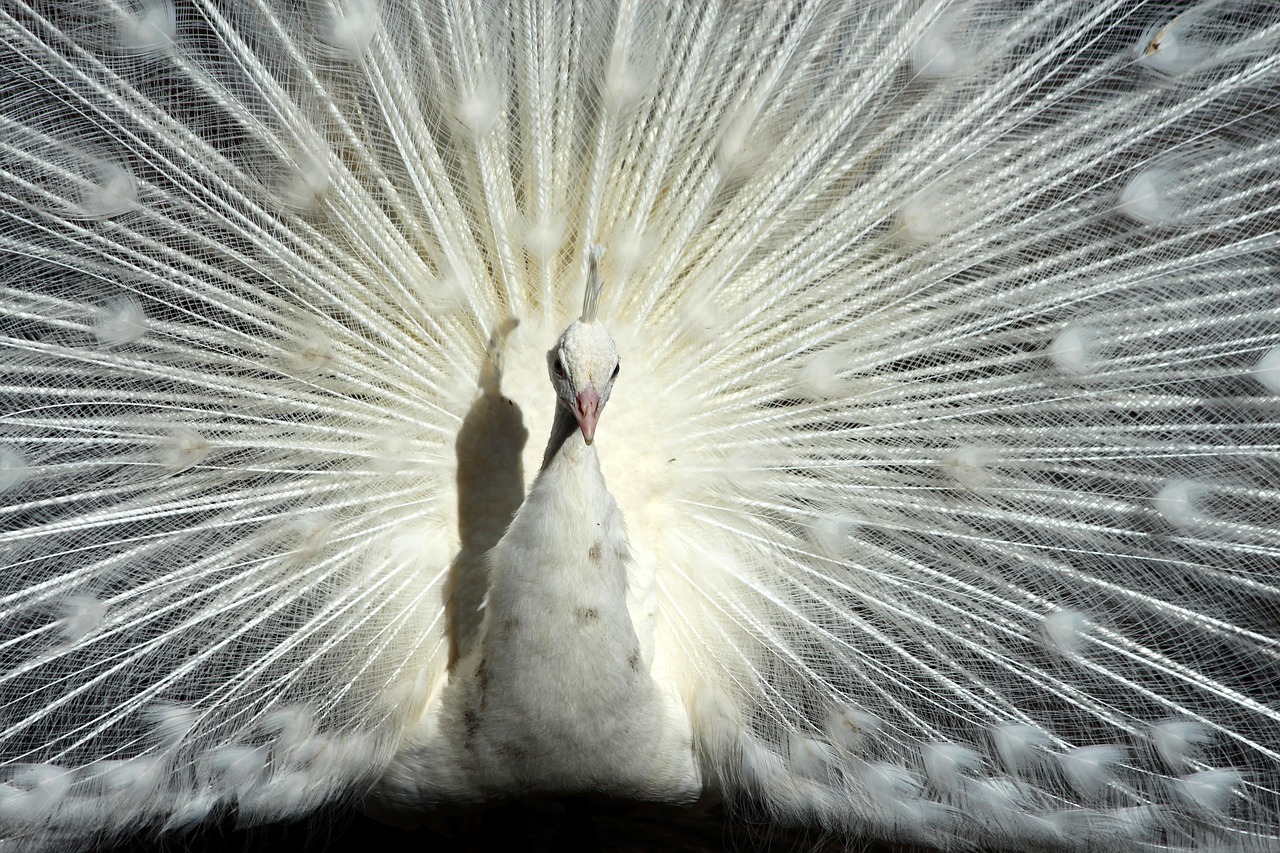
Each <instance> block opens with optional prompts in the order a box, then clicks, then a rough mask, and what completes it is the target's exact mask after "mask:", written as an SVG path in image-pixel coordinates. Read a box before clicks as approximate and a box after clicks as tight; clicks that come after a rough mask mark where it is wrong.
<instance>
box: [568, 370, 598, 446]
mask: <svg viewBox="0 0 1280 853" xmlns="http://www.w3.org/2000/svg"><path fill="white" fill-rule="evenodd" d="M573 415H574V417H575V418H576V419H577V421H578V428H579V429H581V430H582V438H583V440H584V441H586V443H587V444H590V443H591V442H592V440H593V439H595V437H596V422H597V421H599V420H600V395H599V394H597V393H596V389H595V388H592V387H591V386H590V385H588V386H587V387H586V389H585V390H584V391H583V392H582V393H581V394H579V395H578V400H577V405H576V406H574V412H573Z"/></svg>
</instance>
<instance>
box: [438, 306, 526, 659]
mask: <svg viewBox="0 0 1280 853" xmlns="http://www.w3.org/2000/svg"><path fill="white" fill-rule="evenodd" d="M515 327H516V321H515V320H508V321H507V322H506V323H504V324H503V325H502V327H501V328H499V329H498V330H497V331H496V332H494V334H493V337H492V338H490V340H489V358H488V359H486V361H485V363H484V365H483V367H482V368H481V371H480V396H479V397H478V398H477V399H476V401H475V403H474V404H473V405H472V406H471V410H470V411H469V412H467V416H466V418H464V419H463V421H462V427H461V428H460V429H459V430H458V440H457V441H456V442H455V444H454V448H455V449H456V451H457V458H458V474H457V482H458V536H459V538H460V539H461V542H462V548H461V550H460V551H459V552H458V556H457V557H456V558H455V559H454V561H453V565H452V566H451V567H450V569H449V582H448V583H447V584H446V585H445V618H446V619H447V622H448V626H449V629H448V630H449V668H450V669H451V670H452V669H453V665H454V664H455V663H456V662H457V661H458V659H459V658H461V657H462V656H463V655H465V654H466V653H467V651H468V650H469V649H470V648H471V647H472V646H473V645H474V644H475V643H476V641H477V640H478V639H479V634H480V622H481V619H480V617H481V614H480V605H481V603H482V602H483V601H484V596H485V593H486V592H487V591H488V588H489V576H488V575H489V573H488V569H487V567H486V564H485V555H486V554H487V553H488V552H489V549H491V548H492V547H493V546H494V545H496V544H498V540H499V539H501V538H502V534H504V533H506V531H507V525H509V524H510V523H511V518H512V517H513V516H514V515H515V514H516V510H518V509H519V508H520V504H521V503H523V502H524V466H523V464H522V462H521V458H520V455H521V454H522V453H523V452H524V446H525V443H526V442H528V440H529V431H528V430H526V429H525V427H524V416H523V414H522V413H521V412H520V407H519V406H517V405H516V404H515V401H514V400H511V399H510V398H508V397H504V396H503V394H502V348H503V343H504V342H505V340H506V338H507V336H508V335H510V334H511V332H512V331H513V330H514V329H515Z"/></svg>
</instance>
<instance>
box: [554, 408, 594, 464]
mask: <svg viewBox="0 0 1280 853" xmlns="http://www.w3.org/2000/svg"><path fill="white" fill-rule="evenodd" d="M595 452H596V451H595V448H594V447H592V446H591V445H589V444H587V442H586V441H585V440H584V439H583V438H582V432H581V430H579V429H578V422H577V420H576V419H575V418H574V416H573V413H572V412H570V411H569V410H568V409H567V408H565V407H564V406H562V405H557V406H556V414H555V418H554V420H553V421H552V422H551V438H550V439H549V440H548V441H547V450H546V452H545V453H543V454H542V470H543V471H545V470H547V468H549V467H550V466H551V464H552V463H553V462H555V461H556V460H557V459H559V460H560V461H561V462H562V463H564V464H573V463H577V462H581V461H582V460H583V459H584V458H585V457H588V456H594V455H595Z"/></svg>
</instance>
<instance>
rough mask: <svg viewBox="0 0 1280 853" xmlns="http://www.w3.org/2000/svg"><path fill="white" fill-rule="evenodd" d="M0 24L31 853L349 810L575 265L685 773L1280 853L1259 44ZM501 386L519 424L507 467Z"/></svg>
mask: <svg viewBox="0 0 1280 853" xmlns="http://www.w3.org/2000/svg"><path fill="white" fill-rule="evenodd" d="M0 28H2V33H3V38H2V39H0V42H2V43H3V48H2V50H3V53H2V54H0V55H2V56H3V59H0V74H2V75H3V80H0V211H2V215H3V225H0V244H2V247H3V250H4V252H5V260H4V261H3V267H2V269H3V273H2V274H0V276H2V278H3V291H2V294H3V295H2V296H0V299H2V300H3V303H2V304H3V320H0V336H2V337H0V341H2V344H0V345H2V346H3V348H4V355H3V361H2V362H0V364H2V365H3V368H2V371H3V380H2V383H0V384H3V387H4V398H3V399H4V402H3V411H0V445H2V447H3V449H2V450H0V488H3V492H2V496H3V505H4V514H3V517H2V518H3V520H2V521H0V549H2V550H0V554H2V555H3V573H2V574H0V577H2V578H3V581H2V584H3V597H2V598H0V624H2V625H3V630H2V632H0V643H3V646H0V648H3V658H0V660H2V661H3V666H0V669H2V670H3V674H2V675H0V697H3V708H4V711H3V716H2V717H0V720H3V729H4V735H3V749H2V752H0V754H2V755H3V757H4V760H5V762H6V770H5V775H4V782H3V786H2V787H0V826H2V827H3V830H4V833H5V834H6V835H14V836H24V837H28V838H33V839H42V840H43V843H45V844H46V845H47V844H51V843H54V842H52V841H50V840H49V839H52V838H60V837H62V836H61V835H60V834H62V833H65V837H66V838H75V839H82V840H83V839H92V838H94V837H101V836H102V835H104V834H107V833H110V832H112V831H115V830H123V829H131V828H132V827H133V826H134V825H135V824H137V823H138V822H140V821H141V822H151V823H154V824H155V825H157V826H161V825H166V824H168V825H170V826H172V827H178V826H183V825H186V824H188V823H195V822H198V821H200V820H201V819H203V817H205V816H206V815H208V814H214V813H219V812H222V811H226V810H229V809H232V808H234V809H236V810H238V812H239V814H240V815H241V816H242V818H244V819H246V820H260V819H272V818H277V817H282V816H286V815H292V814H297V813H300V812H302V811H305V810H308V809H310V808H313V807H314V806H316V805H317V804H319V803H320V802H322V801H325V800H327V799H329V798H332V797H338V796H344V795H345V796H353V795H358V793H359V792H361V791H362V790H364V789H365V788H366V787H367V786H368V785H369V784H370V783H371V782H372V781H373V780H374V779H375V778H376V777H377V776H378V774H379V773H380V770H381V768H382V767H383V766H384V765H385V764H386V762H387V761H389V760H390V758H391V756H392V754H393V753H394V752H395V750H396V748H397V746H398V744H399V742H400V740H401V738H403V737H404V735H405V732H406V731H407V730H408V729H409V728H410V727H411V726H412V725H413V724H414V723H415V722H416V721H417V720H418V719H419V717H421V716H422V714H423V713H424V710H425V709H429V708H430V707H431V703H432V701H433V698H434V697H435V696H437V695H438V691H439V689H440V686H441V684H442V682H443V679H444V678H445V677H446V673H447V671H448V666H449V661H450V647H449V645H450V633H449V631H450V616H449V615H448V614H447V613H446V610H445V601H446V599H447V597H448V596H449V595H450V591H451V587H450V584H451V576H452V573H453V572H454V568H453V567H454V566H455V565H456V562H457V561H458V559H459V553H460V552H464V551H465V550H466V542H467V541H468V540H467V539H466V537H467V535H469V534H468V531H476V530H479V531H488V533H484V534H483V535H481V536H480V538H479V540H477V541H488V540H487V539H485V537H486V536H488V537H489V538H490V539H491V538H492V537H493V536H494V535H498V534H500V531H501V529H502V527H503V525H504V524H505V520H506V519H508V518H509V517H510V513H511V512H512V511H513V507H510V506H509V505H508V504H509V501H507V500H505V499H504V500H490V499H488V498H486V499H484V500H473V501H470V502H466V503H465V505H466V506H467V507H468V509H467V517H466V519H465V520H464V519H462V518H459V507H460V506H463V505H464V501H465V499H466V498H467V496H468V494H469V492H468V489H471V488H473V487H474V484H475V483H476V482H484V483H488V484H492V485H495V487H500V490H501V491H503V493H504V494H508V495H509V494H510V493H512V492H514V491H519V490H521V489H523V487H524V486H525V485H527V483H528V481H529V480H530V479H531V478H532V476H533V474H534V472H536V471H537V469H538V464H539V454H540V453H541V447H542V445H541V437H542V436H544V435H545V434H546V433H547V431H548V429H549V425H550V419H551V399H550V396H549V395H548V394H547V393H546V389H545V385H544V384H543V383H544V382H545V366H544V360H543V354H544V353H545V351H546V348H547V347H548V346H549V345H550V344H551V342H552V341H554V339H555V336H556V334H558V332H559V330H560V329H561V328H562V327H563V325H564V323H565V322H566V321H567V320H568V319H570V318H571V317H572V316H574V313H575V311H576V306H577V304H578V302H579V299H580V295H581V291H582V286H583V282H584V281H585V275H586V252H585V249H586V246H588V245H589V244H592V243H595V242H600V243H603V244H605V245H606V246H607V247H608V252H607V254H606V255H605V258H604V272H605V276H606V278H607V280H608V286H607V289H606V292H605V294H604V296H603V298H602V305H601V314H602V316H603V317H605V318H606V319H607V321H608V323H609V324H610V328H611V329H612V331H613V333H614V336H615V339H616V340H617V343H618V345H619V348H620V349H621V350H622V362H623V364H624V371H623V374H622V377H621V378H620V380H619V384H618V386H617V389H616V391H615V394H614V399H613V402H612V403H611V404H610V412H609V416H608V418H607V419H606V421H605V422H603V423H602V427H601V431H600V435H599V442H600V454H601V459H602V464H603V466H604V469H605V474H606V477H607V479H608V482H609V486H610V488H611V489H612V491H613V493H614V494H615V496H616V497H617V499H618V502H619V504H620V506H621V508H622V510H623V513H624V516H625V518H626V521H627V526H628V530H629V531H630V537H631V543H632V547H633V550H634V552H635V557H636V569H637V570H636V574H635V576H634V577H633V578H632V584H631V589H630V595H631V596H632V599H633V604H632V612H633V615H634V616H636V618H637V620H638V621H641V622H645V623H646V624H649V625H651V627H652V638H653V639H652V649H649V650H646V655H647V656H651V658H652V661H653V664H652V665H653V671H654V672H655V675H657V676H658V677H659V678H660V680H661V681H662V682H663V683H665V684H669V685H671V686H672V689H673V690H675V691H676V692H677V693H678V694H679V695H680V696H681V697H682V698H683V699H684V701H685V704H686V706H687V708H688V711H689V714H690V719H691V720H692V721H693V724H694V743H693V744H692V748H693V749H694V750H695V752H696V753H697V754H698V755H699V756H700V758H701V760H702V766H703V770H704V773H705V775H706V777H707V780H708V784H710V785H712V786H715V787H718V788H720V789H722V790H723V793H725V794H726V795H727V796H729V797H730V798H731V799H735V800H736V799H738V798H747V799H750V800H751V801H752V802H756V803H758V804H760V805H762V806H763V807H765V808H766V809H768V810H769V812H770V813H771V814H773V815H775V816H777V817H779V818H783V819H800V820H805V821H812V822H818V823H822V824H824V825H828V826H832V827H835V828H839V829H842V830H852V831H855V832H869V833H872V834H883V835H890V836H895V837H909V838H916V839H923V840H926V841H932V842H936V843H939V844H942V845H944V846H945V845H947V844H958V843H961V841H962V840H976V841H980V842H983V843H988V844H995V845H1003V846H1009V847H1014V848H1032V849H1035V848H1037V847H1043V846H1045V845H1061V846H1065V847H1071V846H1073V845H1080V846H1091V847H1092V849H1098V848H1103V849H1105V848H1106V847H1107V845H1110V846H1111V847H1112V848H1115V849H1131V848H1132V847H1134V846H1136V845H1142V844H1146V845H1152V846H1161V845H1163V846H1168V847H1174V848H1192V849H1195V848H1197V847H1199V848H1207V849H1213V848H1215V847H1223V848H1226V849H1233V848H1236V847H1240V848H1246V849H1247V848H1250V847H1253V848H1256V849H1273V848H1274V846H1275V845H1276V843H1277V841H1276V836H1277V834H1278V832H1280V830H1278V828H1277V824H1278V822H1280V819H1278V818H1277V802H1276V796H1277V795H1276V791H1277V785H1278V784H1280V779H1278V778H1277V774H1276V769H1275V768H1276V761H1277V758H1278V757H1280V756H1277V750H1278V748H1280V745H1278V742H1277V734H1276V732H1277V730H1278V724H1280V720H1278V719H1277V717H1278V716H1280V710H1278V708H1280V693H1278V692H1277V690H1278V688H1277V687H1276V685H1277V684H1278V683H1280V664H1278V663H1277V656H1278V654H1280V648H1278V643H1280V640H1277V636H1278V635H1280V631H1278V630H1277V629H1278V628H1280V617H1278V616H1277V613H1278V612H1280V611H1278V609H1277V598H1278V595H1277V587H1276V580H1275V578H1276V570H1277V556H1278V555H1280V549H1278V548H1277V545H1276V541H1277V540H1276V524H1277V517H1278V516H1280V512H1278V510H1280V492H1277V483H1280V470H1278V469H1280V463H1278V460H1280V452H1278V451H1280V441H1278V440H1277V435H1278V434H1280V433H1277V426H1278V423H1277V421H1278V417H1280V416H1278V415H1277V412H1280V380H1278V379H1277V376H1278V375H1280V373H1278V368H1277V364H1280V361H1278V357H1277V352H1280V349H1277V348H1278V347H1280V304H1278V302H1280V299H1278V296H1280V284H1278V283H1277V249H1278V248H1280V236H1278V233H1280V194H1278V190H1280V171H1278V170H1277V166H1278V165H1280V158H1278V156H1277V155H1278V154H1280V121H1278V119H1277V103H1278V102H1280V60H1278V59H1277V56H1278V55H1280V51H1278V50H1277V48H1278V47H1280V15H1277V12H1276V10H1275V9H1273V8H1271V6H1270V5H1269V4H1266V3H1238V4H1229V3H1205V4H1199V5H1196V4H1186V5H1177V4H1162V3H1137V4H1135V3H1121V2H1115V3H1071V2H1044V3H1025V4H1001V3H972V4H960V3H956V4H930V3H905V2H904V3H875V4H873V3H836V2H833V3H793V4H765V3H762V4H733V3H727V4H670V5H666V6H663V5H656V4H645V3H632V4H626V3H623V4H619V5H618V6H616V7H615V6H608V7H606V6H603V5H598V4H584V5H582V6H578V5H575V4H571V3H558V4H541V3H534V2H527V3H517V4H505V5H504V4H493V5H486V4H478V3H472V4H456V5H455V4H448V7H447V8H445V7H444V6H440V7H437V6H435V5H434V4H415V3H409V2H389V1H388V2H372V0H365V2H356V0H352V2H348V3H324V2H315V3H306V4H273V3H269V2H266V0H261V2H254V3H243V4H241V3H219V2H190V3H187V2H181V3H180V2H173V3H167V2H162V0H147V2H137V3H125V2H119V3H113V2H77V3H45V4H25V3H10V4H6V5H5V6H4V7H3V11H2V12H0ZM512 319H514V320H516V321H517V325H516V326H515V327H514V330H512V331H510V332H509V334H506V335H505V337H504V336H502V335H499V334H497V333H498V330H499V329H502V328H504V324H507V323H508V322H509V321H510V320H512ZM495 366H496V367H497V373H498V374H499V375H500V383H501V394H502V395H505V397H504V399H509V400H510V401H512V403H513V404H514V407H515V409H516V410H517V411H518V414H519V416H520V420H519V422H518V423H519V425H520V427H521V428H522V429H524V430H525V431H526V432H527V434H528V435H529V436H532V437H534V439H532V440H530V441H528V442H527V443H526V444H524V445H523V450H521V449H520V448H519V447H516V449H515V451H514V454H513V453H507V454H506V455H505V456H502V457H501V458H499V457H497V456H494V457H490V456H485V457H484V458H483V459H482V460H480V461H477V459H475V458H473V457H471V456H467V455H460V454H461V453H462V451H461V450H460V447H459V445H458V438H459V433H460V431H461V430H462V427H463V424H464V423H465V422H466V419H467V416H468V414H469V412H471V411H472V407H473V404H474V403H475V402H476V399H477V397H478V396H480V394H481V388H482V387H483V384H484V382H485V381H486V380H485V376H486V375H487V374H486V371H487V370H489V369H490V368H492V367H495ZM517 434H518V430H516V429H515V427H514V426H513V427H512V428H511V429H510V430H508V432H507V433H504V435H505V436H506V437H508V438H509V437H511V436H513V435H517ZM520 453H523V463H522V464H521V465H519V466H516V465H515V462H514V459H515V457H516V456H518V455H519V454H520ZM485 465H491V466H493V468H492V472H491V473H490V469H489V468H486V467H484V466H485ZM477 466H478V467H477ZM460 468H465V471H466V473H467V474H469V475H470V479H466V480H465V483H464V477H463V473H464V472H463V471H460ZM477 471H478V472H480V473H481V474H482V475H483V476H476V474H477ZM464 523H465V525H467V527H466V529H465V530H464ZM446 795H447V792H446ZM446 798H447V796H446ZM38 843H40V842H37V844H38ZM82 843H87V842H83V841H82Z"/></svg>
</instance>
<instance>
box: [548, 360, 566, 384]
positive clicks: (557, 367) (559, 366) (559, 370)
mask: <svg viewBox="0 0 1280 853" xmlns="http://www.w3.org/2000/svg"><path fill="white" fill-rule="evenodd" d="M551 369H552V370H554V371H555V372H556V376H558V377H560V378H561V379H564V362H563V361H561V360H560V356H556V360H555V363H554V364H552V365H551Z"/></svg>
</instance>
